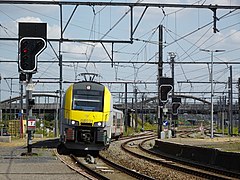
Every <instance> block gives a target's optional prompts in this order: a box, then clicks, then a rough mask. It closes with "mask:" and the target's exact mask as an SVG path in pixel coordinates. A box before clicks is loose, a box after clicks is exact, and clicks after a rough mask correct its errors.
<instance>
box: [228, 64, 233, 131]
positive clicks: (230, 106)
mask: <svg viewBox="0 0 240 180" xmlns="http://www.w3.org/2000/svg"><path fill="white" fill-rule="evenodd" d="M228 93H229V95H228V97H229V99H228V102H229V103H228V104H229V107H228V114H229V119H228V123H229V128H228V132H229V135H233V116H232V107H233V100H232V93H233V89H232V66H230V77H229V78H228Z"/></svg>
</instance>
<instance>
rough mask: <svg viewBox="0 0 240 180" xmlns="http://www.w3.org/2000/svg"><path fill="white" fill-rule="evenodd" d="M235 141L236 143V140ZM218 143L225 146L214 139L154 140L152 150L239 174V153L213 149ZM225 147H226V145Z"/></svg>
mask: <svg viewBox="0 0 240 180" xmlns="http://www.w3.org/2000/svg"><path fill="white" fill-rule="evenodd" d="M236 140H237V141H238V139H236ZM220 142H222V143H225V144H226V142H224V141H223V139H222V140H221V141H217V140H216V139H215V140H213V139H192V138H171V139H163V140H162V139H157V140H155V146H154V148H157V149H158V150H159V151H160V152H161V153H164V154H168V155H170V156H175V157H180V158H183V159H187V160H191V161H196V162H200V163H203V164H209V165H215V166H219V167H222V168H224V169H228V170H232V171H237V172H240V164H239V162H240V153H238V152H227V151H223V150H221V149H219V148H214V147H217V145H218V144H219V143H220ZM230 142H231V141H230ZM233 143H234V142H233ZM204 146H207V147H204ZM226 146H228V145H227V144H226Z"/></svg>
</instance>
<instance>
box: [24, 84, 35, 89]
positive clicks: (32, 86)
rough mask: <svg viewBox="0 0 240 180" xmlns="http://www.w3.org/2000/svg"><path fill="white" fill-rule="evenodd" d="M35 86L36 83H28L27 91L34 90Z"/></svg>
mask: <svg viewBox="0 0 240 180" xmlns="http://www.w3.org/2000/svg"><path fill="white" fill-rule="evenodd" d="M34 87H35V85H34V84H33V83H29V84H27V86H26V90H27V91H33V90H34Z"/></svg>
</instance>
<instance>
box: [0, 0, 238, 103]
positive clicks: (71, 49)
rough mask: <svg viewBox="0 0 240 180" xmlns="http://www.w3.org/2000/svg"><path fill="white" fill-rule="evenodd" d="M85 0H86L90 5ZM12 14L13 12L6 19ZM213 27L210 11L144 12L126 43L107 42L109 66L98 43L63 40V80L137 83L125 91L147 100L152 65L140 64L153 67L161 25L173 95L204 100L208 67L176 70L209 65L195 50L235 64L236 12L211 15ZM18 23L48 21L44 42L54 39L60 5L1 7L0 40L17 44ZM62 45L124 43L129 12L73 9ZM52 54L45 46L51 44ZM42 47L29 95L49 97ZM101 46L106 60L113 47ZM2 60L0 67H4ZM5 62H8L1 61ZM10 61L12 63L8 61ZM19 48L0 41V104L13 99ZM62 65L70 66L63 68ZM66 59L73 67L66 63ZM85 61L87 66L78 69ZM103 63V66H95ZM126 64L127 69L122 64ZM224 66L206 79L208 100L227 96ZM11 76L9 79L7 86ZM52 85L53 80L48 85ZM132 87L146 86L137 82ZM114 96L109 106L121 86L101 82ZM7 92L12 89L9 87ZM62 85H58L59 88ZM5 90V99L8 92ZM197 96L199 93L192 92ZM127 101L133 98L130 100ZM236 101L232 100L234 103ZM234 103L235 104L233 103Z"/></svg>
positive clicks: (216, 0) (66, 9) (214, 0)
mask: <svg viewBox="0 0 240 180" xmlns="http://www.w3.org/2000/svg"><path fill="white" fill-rule="evenodd" d="M89 1H90V0H89ZM102 2H125V3H131V2H137V0H134V1H133V0H122V1H117V0H115V1H107V0H106V1H102ZM138 2H139V3H158V2H159V1H157V0H153V1H145V0H139V1H138ZM161 3H162V4H164V3H168V4H172V3H173V4H195V5H202V4H204V5H209V4H217V5H227V6H240V1H238V0H198V1H197V0H162V1H161ZM74 7H75V6H70V5H69V6H63V27H65V25H66V24H67V22H68V20H69V17H70V16H71V13H72V11H73V9H74ZM144 8H145V7H134V10H133V22H134V27H135V26H136V24H137V22H138V20H139V19H140V17H141V14H142V12H143V11H144ZM12 12H15V13H12ZM217 17H218V18H219V19H218V21H217V29H218V30H219V32H217V33H213V23H212V21H213V12H212V11H211V10H210V9H195V8H192V9H190V8H189V9H186V8H151V7H149V8H148V9H147V11H146V13H145V14H144V16H143V18H142V20H141V22H140V23H139V25H138V27H137V29H136V31H135V33H134V35H133V43H132V44H130V43H114V46H113V67H112V66H111V60H110V58H109V57H108V54H107V53H106V51H105V50H104V48H103V46H102V45H101V44H100V43H89V42H81V43H79V42H71V43H70V42H64V43H62V49H61V53H62V55H63V61H64V63H63V81H66V82H73V81H77V80H82V77H80V76H79V74H80V73H85V72H91V73H97V74H99V75H100V76H99V78H97V80H99V81H104V82H112V81H114V82H136V83H135V84H134V83H132V84H129V85H128V91H129V92H133V91H134V88H137V89H138V92H140V93H145V96H147V97H154V96H156V92H157V85H156V84H153V83H156V82H157V74H158V69H157V65H156V64H146V63H140V62H158V38H159V37H158V27H159V25H163V39H164V49H163V61H164V62H170V56H169V53H170V52H173V53H174V54H175V56H176V57H175V61H176V64H175V76H174V87H175V92H178V93H180V94H181V93H184V94H186V93H187V94H191V95H193V96H197V97H201V98H206V99H207V100H209V99H210V94H209V92H210V83H196V82H210V79H209V78H210V68H211V67H210V66H209V64H180V63H178V62H209V63H210V62H211V53H209V52H203V51H200V49H207V50H210V51H215V50H224V52H218V53H217V52H214V53H213V61H214V62H234V63H236V62H240V59H239V53H240V48H239V44H240V31H239V30H240V21H239V19H240V10H234V9H227V10H221V9H218V10H217ZM19 22H42V23H47V37H48V39H58V38H60V18H59V6H54V5H21V4H1V3H0V38H17V37H18V23H19ZM64 38H66V39H84V40H100V39H101V40H115V41H129V40H130V12H129V7H117V6H79V7H78V8H77V10H76V11H75V13H74V15H73V17H72V19H71V21H70V22H69V24H68V26H67V28H66V30H65V31H64ZM50 44H51V46H52V48H51V46H50ZM50 44H49V43H48V44H47V49H45V50H44V52H43V53H42V54H41V55H40V56H39V57H38V60H39V61H47V62H48V63H40V62H39V63H38V72H37V73H36V74H34V75H33V78H34V79H36V80H37V78H41V80H40V82H38V83H36V84H35V90H36V91H49V92H50V91H56V90H58V89H59V85H58V84H57V83H51V84H49V83H41V81H49V79H48V80H46V79H45V80H44V79H42V78H59V66H58V59H57V56H56V54H55V53H57V54H58V51H59V48H58V45H59V44H58V43H57V42H50ZM104 47H105V48H106V49H107V51H108V52H109V53H110V54H111V50H112V45H111V44H110V43H104ZM3 61H4V62H3ZM7 61H9V62H7ZM10 61H15V62H10ZM17 61H18V42H17V41H5V40H0V75H1V77H2V79H1V84H0V89H1V91H0V97H1V98H0V100H1V101H3V100H5V99H8V98H9V97H10V96H12V97H16V96H19V80H18V79H17V78H18V77H19V72H18V65H17ZM67 61H69V62H67ZM72 61H78V63H77V62H75V63H72ZM81 61H83V62H86V61H87V62H88V63H82V62H81ZM94 61H104V63H94ZM126 62H128V63H126ZM230 65H231V64H227V63H226V64H214V68H213V81H214V82H224V83H225V84H216V83H214V92H215V95H214V100H215V101H217V100H218V99H219V96H222V95H227V94H226V93H227V91H228V87H227V85H226V83H227V81H228V77H229V74H230V72H229V69H230V68H229V66H230ZM239 67H240V65H237V64H233V65H232V69H233V82H234V83H236V82H237V81H238V78H239V76H240V68H239ZM163 75H164V76H166V77H171V66H170V64H168V63H164V66H163ZM11 78H13V80H12V83H11ZM52 81H55V82H56V81H57V80H56V79H53V80H52ZM139 82H145V83H142V84H139ZM106 85H107V86H108V87H109V89H110V91H112V92H113V95H114V101H115V102H119V101H120V98H119V97H124V95H123V94H119V93H118V94H117V93H115V92H124V84H120V83H115V84H110V83H108V84H106ZM11 86H12V88H11ZM68 86H69V83H64V84H63V90H66V88H67V87H68ZM233 88H234V89H233V90H234V93H235V94H234V98H237V94H236V93H237V92H238V90H237V85H236V84H233ZM11 89H12V93H11V91H10V90H11ZM196 92H201V93H196ZM129 96H132V95H129ZM235 100H236V99H235ZM235 100H234V101H235Z"/></svg>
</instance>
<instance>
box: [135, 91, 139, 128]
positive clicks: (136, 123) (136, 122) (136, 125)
mask: <svg viewBox="0 0 240 180" xmlns="http://www.w3.org/2000/svg"><path fill="white" fill-rule="evenodd" d="M134 94H135V131H137V127H138V119H137V117H138V112H137V111H138V107H137V87H135V89H134Z"/></svg>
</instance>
